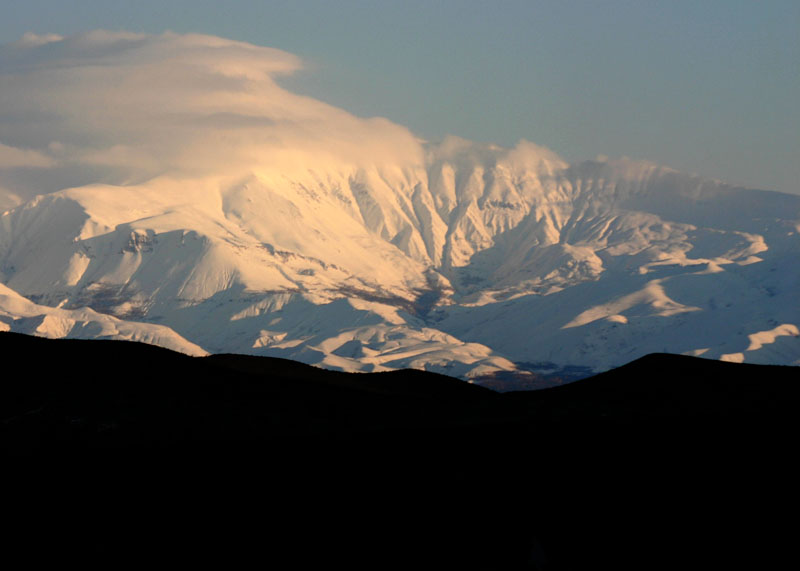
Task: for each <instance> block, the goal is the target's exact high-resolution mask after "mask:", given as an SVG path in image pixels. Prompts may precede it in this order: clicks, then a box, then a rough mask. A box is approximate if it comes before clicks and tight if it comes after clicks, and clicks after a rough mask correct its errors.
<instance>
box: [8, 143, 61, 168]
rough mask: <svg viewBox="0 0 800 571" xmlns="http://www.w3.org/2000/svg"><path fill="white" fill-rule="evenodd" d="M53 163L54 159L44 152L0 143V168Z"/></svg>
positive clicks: (41, 165)
mask: <svg viewBox="0 0 800 571" xmlns="http://www.w3.org/2000/svg"><path fill="white" fill-rule="evenodd" d="M53 165H55V161H54V160H53V159H52V158H50V157H48V156H47V155H45V154H44V153H40V152H39V151H33V150H30V149H19V148H17V147H12V146H9V145H4V144H3V143H0V169H4V168H15V167H23V168H25V167H28V168H37V167H51V166H53Z"/></svg>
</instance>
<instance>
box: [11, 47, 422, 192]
mask: <svg viewBox="0 0 800 571" xmlns="http://www.w3.org/2000/svg"><path fill="white" fill-rule="evenodd" d="M301 67H302V62H301V61H300V60H299V58H297V57H296V56H294V55H292V54H289V53H286V52H283V51H280V50H277V49H272V48H265V47H259V46H254V45H251V44H247V43H243V42H236V41H231V40H226V39H222V38H217V37H213V36H204V35H195V34H192V35H179V34H174V33H164V34H161V35H144V34H132V33H125V32H106V31H95V32H90V33H87V34H81V35H77V36H73V37H68V38H62V37H60V36H57V35H46V36H38V35H34V34H26V35H25V36H24V37H23V38H22V40H20V41H18V42H16V43H13V44H9V45H5V46H2V47H0V176H2V180H3V181H4V189H0V192H3V191H5V195H6V202H8V201H9V200H11V199H10V198H9V197H11V196H13V195H16V198H15V200H19V199H24V198H29V197H30V196H32V195H34V194H40V193H43V192H49V191H54V190H58V189H60V188H63V187H64V186H76V185H85V184H91V183H96V182H103V183H112V184H124V183H132V182H138V181H142V180H146V179H148V178H151V177H153V176H158V175H173V176H185V175H190V176H195V175H208V174H212V173H213V174H222V175H224V174H226V173H228V172H242V170H243V169H244V170H246V169H270V168H279V169H280V170H281V171H282V172H286V171H289V170H291V169H292V168H293V167H300V166H302V165H304V164H307V163H308V162H309V159H310V158H311V157H313V159H314V161H313V162H314V163H315V164H317V165H320V163H321V162H322V163H325V162H328V163H329V164H330V165H331V166H334V165H339V166H343V165H363V164H365V163H366V164H380V163H384V162H389V161H391V162H395V163H396V162H397V161H398V160H399V161H400V162H407V161H411V162H417V161H418V160H420V157H421V155H422V151H421V148H420V146H419V143H418V142H417V140H416V139H415V138H414V136H413V135H412V134H411V133H410V132H409V131H408V130H407V129H405V128H403V127H401V126H398V125H395V124H393V123H391V122H390V121H388V120H385V119H361V118H358V117H355V116H353V115H351V114H349V113H347V112H345V111H343V110H341V109H337V108H335V107H332V106H330V105H327V104H325V103H322V102H320V101H317V100H314V99H312V98H309V97H304V96H300V95H296V94H293V93H291V92H289V91H287V90H286V89H284V88H282V87H281V86H280V85H278V83H276V78H279V77H280V76H282V75H287V74H291V73H294V72H295V71H297V70H299V69H301Z"/></svg>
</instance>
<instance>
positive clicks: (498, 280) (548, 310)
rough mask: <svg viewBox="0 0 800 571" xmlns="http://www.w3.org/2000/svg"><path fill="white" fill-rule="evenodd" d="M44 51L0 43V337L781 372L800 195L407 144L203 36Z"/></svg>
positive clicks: (793, 296)
mask: <svg viewBox="0 0 800 571" xmlns="http://www.w3.org/2000/svg"><path fill="white" fill-rule="evenodd" d="M42 42H43V43H42ZM42 42H40V43H39V44H36V45H17V46H14V47H13V49H12V48H8V47H0V74H2V73H4V69H6V68H8V69H11V70H12V71H11V72H9V73H12V74H13V77H14V81H13V82H11V81H8V82H4V83H2V84H1V85H2V87H1V88H0V89H2V93H0V95H2V96H3V101H4V105H6V107H5V109H6V110H7V111H6V115H2V116H0V125H1V126H2V127H3V131H2V132H3V137H4V140H0V155H2V157H0V158H3V157H4V158H3V161H5V162H0V199H2V200H0V205H2V207H3V208H5V209H6V210H5V212H4V213H3V214H2V216H1V217H0V283H2V284H5V286H4V287H6V290H7V289H8V288H10V290H13V291H14V292H18V294H20V295H22V296H25V297H26V298H28V299H29V300H30V302H25V303H34V304H38V305H35V306H31V307H33V309H26V310H25V312H22V313H15V312H14V311H11V310H7V315H8V316H9V317H8V318H7V319H6V320H5V321H4V322H5V323H7V324H8V323H11V322H12V321H13V323H18V320H19V318H20V317H25V316H32V315H34V314H35V315H45V314H47V315H48V316H49V315H51V314H50V313H48V311H53V312H70V311H72V312H76V311H77V312H81V311H90V310H89V309H87V308H91V311H93V312H99V313H91V315H92V316H95V317H92V318H91V319H89V318H88V317H86V316H83V317H80V318H76V317H74V316H73V317H69V318H67V317H63V315H62V314H61V313H58V315H59V316H61V317H59V319H60V318H62V317H63V318H64V319H73V320H74V319H77V320H78V321H81V320H83V321H86V320H87V319H88V320H89V321H91V320H93V319H94V320H101V321H102V320H107V319H110V320H111V321H107V322H106V321H103V322H104V323H113V324H115V325H114V327H117V328H118V329H119V328H120V327H122V325H120V324H124V323H129V324H130V325H129V326H130V327H131V328H132V329H131V330H130V331H133V330H136V331H140V327H141V323H150V324H157V325H159V326H162V327H163V328H164V329H163V330H159V331H166V332H170V333H169V334H167V333H163V337H159V336H157V335H155V333H149V334H148V335H150V339H152V340H154V341H153V342H156V343H162V341H159V340H158V339H162V338H163V339H167V338H170V339H173V337H171V336H172V335H174V336H175V337H174V338H175V339H180V338H183V339H185V340H188V342H189V343H193V344H196V345H197V346H198V347H197V349H198V350H199V347H202V348H203V349H204V350H207V351H210V352H237V353H250V354H264V355H275V356H282V357H288V358H293V359H299V360H302V361H304V362H307V363H313V364H319V365H322V366H326V367H333V368H339V369H343V370H362V371H371V370H385V369H391V368H398V367H406V366H411V367H418V368H427V369H431V370H436V371H440V372H446V373H449V374H453V375H457V376H462V377H472V378H477V377H481V376H486V375H492V374H496V373H502V372H506V373H514V374H517V375H519V374H521V372H522V371H524V370H527V369H530V370H534V371H538V372H544V373H554V374H556V373H557V374H562V375H567V376H569V375H570V374H573V373H575V372H576V371H577V373H576V374H586V373H588V372H589V371H598V370H603V369H607V368H609V367H612V366H616V365H621V364H623V363H625V362H628V361H630V360H632V359H634V358H636V357H639V356H641V355H643V354H645V353H648V352H652V351H666V352H673V353H687V354H692V355H703V356H706V357H711V358H715V359H725V360H732V361H745V362H761V363H776V364H797V363H800V337H799V336H798V327H800V303H799V302H800V299H799V298H798V291H800V270H798V268H800V264H798V262H800V259H798V258H799V257H800V196H794V195H788V194H780V193H774V192H764V191H757V190H749V189H743V188H737V187H733V186H731V185H727V184H725V183H722V182H719V181H714V180H706V179H702V178H700V177H697V176H693V175H686V174H682V173H678V172H676V171H673V170H671V169H668V168H665V167H661V166H658V165H656V164H653V163H649V162H643V161H632V160H628V159H620V160H596V161H586V162H583V163H577V164H572V165H571V164H568V163H567V162H566V161H564V160H563V159H561V158H560V157H558V156H557V155H556V154H555V153H553V152H552V151H550V150H548V149H546V148H543V147H540V146H537V145H534V144H532V143H529V142H526V141H521V142H520V143H519V144H518V145H517V146H516V147H514V148H512V149H507V148H502V147H498V146H496V145H486V144H478V143H473V142H470V141H466V140H463V139H459V138H456V137H449V138H447V139H445V140H444V141H443V142H441V143H440V144H433V143H427V142H424V141H420V140H418V139H416V138H415V137H414V136H413V135H412V134H411V133H409V132H408V131H407V130H406V129H404V128H402V127H400V126H398V125H394V124H392V123H390V122H388V121H386V120H383V119H361V118H357V117H354V116H352V115H349V114H348V113H346V112H344V111H342V110H339V109H336V108H333V107H330V106H328V105H326V104H324V103H322V102H318V101H314V100H312V99H309V98H306V97H302V96H299V95H296V94H293V93H291V92H289V91H286V90H284V89H283V88H281V87H280V86H279V85H278V84H277V83H276V81H275V80H274V76H276V75H280V74H282V73H289V72H291V71H292V70H293V69H295V68H296V67H297V66H298V63H297V62H296V61H295V59H294V58H293V56H291V55H290V54H285V53H283V52H279V51H277V50H269V49H268V48H259V47H256V46H251V45H248V44H241V43H238V42H230V41H228V40H223V39H220V38H211V37H208V36H179V35H175V34H164V35H162V36H145V35H136V34H128V35H125V34H113V33H108V32H102V33H100V32H93V33H90V34H86V35H82V36H76V37H73V38H67V39H58V38H51V37H48V38H45V39H43V40H42ZM98 62H101V63H102V64H103V66H105V67H102V66H101V67H102V69H103V74H100V75H98V71H97V70H98V65H97V64H98ZM52 69H56V70H58V73H51V72H50V71H48V70H52ZM42 85H46V86H48V89H47V90H42V89H40V86H42ZM77 85H80V86H81V87H80V88H78V87H76V86H77ZM155 87H157V88H158V89H154V88H155ZM48 93H59V94H60V98H59V99H58V100H53V99H52V98H50V97H49V96H48V95H47V94H48ZM103 101H106V102H108V101H112V102H113V103H114V104H113V105H102V104H101V103H102V102H103ZM15 113H16V115H15ZM37 113H41V116H39V115H37ZM31 115H33V116H36V117H38V118H37V119H36V121H35V125H37V126H38V127H37V128H36V129H33V128H31V129H27V130H26V129H20V128H18V127H17V125H18V124H25V121H27V120H28V119H27V118H28V117H29V116H31ZM6 116H8V117H11V118H12V119H13V121H11V120H8V121H7V120H6V119H4V117H6ZM54 117H55V118H57V120H56V119H53V118H54ZM42 125H44V126H46V128H44V129H42V128H41V126H42ZM37 137H39V139H37ZM6 138H7V140H6ZM59 139H63V140H65V141H68V142H67V143H66V144H65V143H61V142H60V141H59ZM96 140H100V141H103V144H102V145H99V146H98V145H97V144H89V143H85V141H96ZM221 142H222V143H223V144H221ZM3 164H5V165H10V166H7V168H6V167H2V165H3ZM59 181H64V182H66V181H71V182H72V183H73V184H71V185H70V184H65V183H62V184H59ZM67 186H70V187H69V188H66V187H67ZM12 187H13V191H12V190H11V189H12ZM6 290H3V291H6ZM6 295H7V296H8V295H11V294H6ZM8 299H11V298H8ZM14 299H16V298H14ZM15 303H17V304H19V303H22V302H15ZM15 307H16V306H15ZM26 307H27V306H26ZM48 308H49V309H48ZM26 312H27V313H26ZM37 312H38V313H37ZM52 315H56V314H52ZM64 315H66V314H64ZM70 315H72V314H70ZM76 315H77V314H76ZM81 315H84V314H81ZM86 315H90V314H86ZM76 322H77V321H76ZM134 322H135V323H134ZM19 323H21V322H19ZM9 326H10V325H9ZM18 326H19V325H15V327H18ZM48 327H49V326H48ZM109 327H110V326H109ZM65 328H66V329H65V331H66V330H67V329H69V327H67V326H65ZM72 330H73V329H69V331H72ZM53 331H55V330H53ZM76 331H77V330H76ZM104 331H105V330H104ZM119 331H122V329H119ZM70 334H72V333H70ZM103 335H111V336H115V335H116V336H124V335H133V333H125V334H123V333H108V334H107V333H103ZM137 335H139V334H138V333H137ZM142 335H143V334H142ZM159 335H162V334H159ZM169 342H170V343H177V341H169ZM163 343H167V341H163ZM189 352H191V351H189ZM570 371H571V372H570Z"/></svg>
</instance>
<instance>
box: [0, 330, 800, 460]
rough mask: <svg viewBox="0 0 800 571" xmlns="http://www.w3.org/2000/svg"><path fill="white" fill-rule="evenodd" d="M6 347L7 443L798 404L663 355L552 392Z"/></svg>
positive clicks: (468, 425)
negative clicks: (498, 390)
mask: <svg viewBox="0 0 800 571" xmlns="http://www.w3.org/2000/svg"><path fill="white" fill-rule="evenodd" d="M0 351H2V355H3V364H4V367H5V368H6V371H11V370H16V371H22V373H20V372H18V373H16V374H9V373H7V374H5V375H4V379H3V381H2V383H0V414H1V415H2V416H1V417H0V418H2V421H3V425H2V426H3V437H2V438H3V442H4V443H5V444H9V445H14V444H19V445H23V443H25V444H29V445H34V444H36V445H55V444H58V445H79V444H84V445H100V446H105V445H110V446H115V445H126V444H144V445H168V444H177V443H184V444H185V443H191V442H202V441H226V440H233V441H236V440H268V441H273V442H277V443H280V442H282V441H287V442H291V441H292V440H293V439H297V438H310V439H321V440H325V441H330V440H341V439H352V438H356V439H359V438H379V437H397V436H400V435H403V434H405V435H408V434H409V433H416V434H425V435H427V436H426V437H430V435H431V431H432V430H433V431H443V432H449V431H454V434H464V435H466V434H467V433H470V434H471V436H479V437H481V438H486V437H485V433H484V431H488V433H490V434H492V436H495V432H496V431H502V432H503V433H504V436H503V438H504V439H507V438H511V437H513V435H514V434H515V433H518V432H520V431H521V432H522V433H526V432H529V431H530V430H532V429H536V430H541V429H543V428H544V427H546V426H548V425H553V424H554V423H556V424H557V425H558V428H559V430H563V429H565V428H570V429H571V428H573V427H574V428H576V429H577V427H578V424H582V423H587V422H588V423H598V422H599V423H602V424H605V425H607V426H609V427H610V426H616V425H625V424H631V423H633V424H642V423H644V424H648V425H652V426H656V425H661V424H664V423H667V424H670V423H673V424H674V423H676V422H677V423H683V424H685V423H690V424H692V425H693V426H698V425H708V424H715V423H717V422H720V421H726V420H727V421H729V422H732V421H737V422H739V421H741V422H745V423H752V422H770V423H775V422H791V421H792V420H793V418H794V411H795V410H796V409H797V405H798V404H800V385H799V384H798V369H797V368H796V367H780V366H765V365H743V364H732V363H724V362H718V361H710V360H705V359H700V358H695V357H684V356H676V355H666V354H654V355H649V356H646V357H643V358H641V359H638V360H637V361H634V362H633V363H630V364H628V365H625V366H623V367H620V368H618V369H615V370H612V371H609V372H606V373H602V374H600V375H597V376H595V377H591V378H588V379H584V380H581V381H577V382H574V383H571V384H568V385H564V386H560V387H555V388H552V389H546V390H541V391H526V392H511V393H505V394H497V393H494V392H493V391H490V390H488V389H484V388H481V387H478V386H475V385H471V384H468V383H465V382H463V381H459V380H457V379H453V378H450V377H446V376H443V375H437V374H434V373H428V372H423V371H415V370H403V371H395V372H390V373H372V374H358V373H356V374H353V373H341V372H336V371H329V370H324V369H319V368H316V367H311V366H308V365H304V364H301V363H297V362H294V361H289V360H285V359H274V358H267V357H251V356H244V355H212V356H209V357H202V358H197V357H187V356H185V355H182V354H179V353H175V352H172V351H169V350H166V349H163V348H159V347H155V346H152V345H145V344H139V343H131V342H124V341H83V340H49V339H43V338H38V337H31V336H26V335H19V334H14V333H0ZM473 433H477V434H473ZM286 439H288V440H286Z"/></svg>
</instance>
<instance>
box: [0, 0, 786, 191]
mask: <svg viewBox="0 0 800 571" xmlns="http://www.w3.org/2000/svg"><path fill="white" fill-rule="evenodd" d="M2 8H3V18H2V19H1V20H0V42H2V43H7V42H11V41H15V40H17V39H19V38H20V37H21V36H22V34H23V33H25V32H28V31H31V32H36V33H48V32H52V33H58V34H64V35H67V34H72V33H76V32H81V31H87V30H91V29H96V28H104V29H109V30H130V31H136V32H152V33H158V32H162V31H164V30H173V31H176V32H201V33H207V34H214V35H219V36H223V37H227V38H231V39H237V40H243V41H247V42H252V43H255V44H259V45H265V46H271V47H276V48H280V49H283V50H286V51H289V52H292V53H295V54H297V55H299V56H301V57H302V58H303V59H304V61H305V64H306V70H305V71H303V72H301V73H300V74H298V75H295V76H293V77H291V78H287V79H285V80H283V83H284V85H287V86H288V87H291V88H292V89H293V90H295V91H299V92H301V93H306V94H308V95H312V96H314V97H316V98H319V99H322V100H324V101H327V102H329V103H332V104H335V105H337V106H340V107H343V108H345V109H347V110H348V111H351V112H353V113H355V114H357V115H361V116H375V115H377V116H384V117H388V118H389V119H391V120H393V121H396V122H398V123H401V124H403V125H406V126H408V127H409V128H411V129H412V130H413V131H414V132H415V133H417V134H419V135H420V136H423V137H425V138H429V139H432V140H437V139H441V138H442V137H443V136H444V135H446V134H456V135H459V136H462V137H465V138H469V139H475V140H480V141H490V142H495V143H499V144H503V145H512V144H514V143H516V141H518V140H519V139H521V138H525V139H528V140H531V141H533V142H536V143H538V144H542V145H545V146H548V147H550V148H552V149H553V150H555V151H556V152H558V153H560V154H561V155H562V156H564V157H565V158H566V159H568V160H580V159H585V158H593V157H594V156H595V155H597V154H605V155H609V156H620V155H627V156H631V157H634V158H644V159H651V160H654V161H656V162H659V163H662V164H666V165H669V166H672V167H675V168H678V169H680V170H684V171H688V172H696V173H698V174H703V175H708V176H713V177H717V178H721V179H723V180H726V181H730V182H734V183H742V184H745V185H748V186H753V187H757V188H765V189H774V190H782V191H788V192H798V193H800V111H799V110H798V104H799V102H800V33H798V29H800V2H798V1H797V0H773V1H761V2H755V1H749V2H744V1H737V0H695V1H691V2H688V1H683V0H670V1H659V2H656V1H650V0H638V1H629V0H608V1H603V2H600V1H595V2H592V1H588V0H584V1H577V0H559V1H533V0H531V1H527V2H523V1H494V2H488V1H487V2H479V1H475V0H464V1H460V2H456V1H440V2H437V1H434V0H427V1H417V0H404V1H402V2H394V1H387V0H382V1H373V2H367V1H342V0H340V1H335V2H334V1H328V2H322V1H302V0H297V1H281V2H264V1H259V2H256V1H238V2H237V1H233V0H229V1H228V2H226V3H224V4H223V3H220V2H218V1H214V2H211V1H208V0H194V1H184V0H180V1H168V0H161V1H151V0H139V1H138V2H135V3H132V2H121V1H116V0H103V1H94V0H84V1H74V0H73V1H69V0H59V1H55V0H49V1H45V0H26V1H24V2H17V1H9V0H3V2H2Z"/></svg>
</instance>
